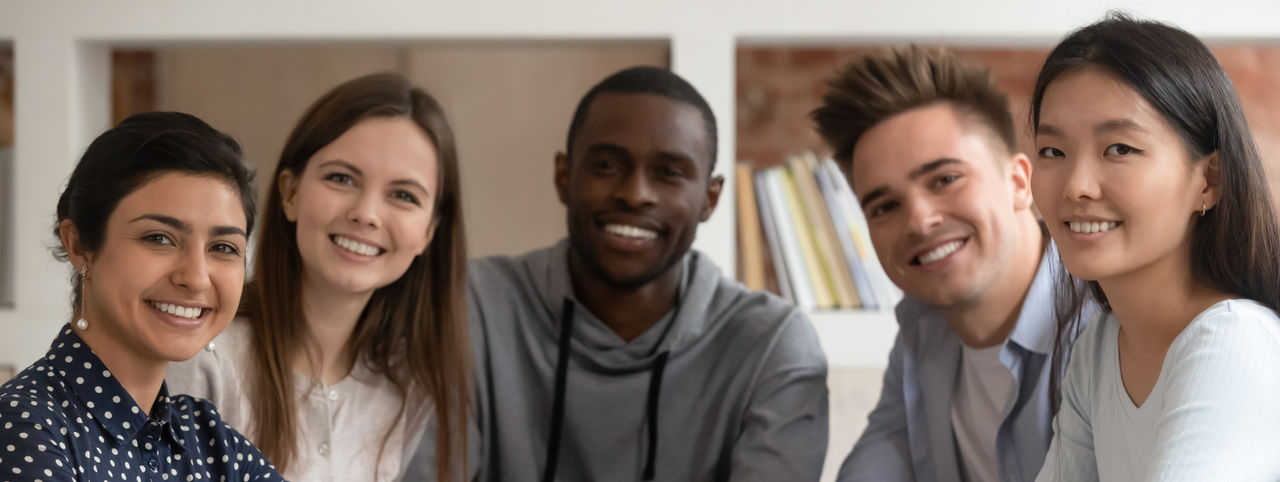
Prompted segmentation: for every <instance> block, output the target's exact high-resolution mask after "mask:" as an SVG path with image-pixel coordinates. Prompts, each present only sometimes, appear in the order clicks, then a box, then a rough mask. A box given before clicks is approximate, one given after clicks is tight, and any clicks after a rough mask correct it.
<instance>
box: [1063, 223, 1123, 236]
mask: <svg viewBox="0 0 1280 482" xmlns="http://www.w3.org/2000/svg"><path fill="white" fill-rule="evenodd" d="M1067 225H1068V226H1069V227H1070V228H1071V232H1073V233H1084V234H1093V233H1102V232H1106V231H1110V230H1111V229H1112V228H1114V227H1116V226H1119V225H1120V223H1119V222H1116V221H1106V222H1101V223H1099V222H1077V221H1071V222H1069V223H1067Z"/></svg>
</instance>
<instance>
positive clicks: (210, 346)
mask: <svg viewBox="0 0 1280 482" xmlns="http://www.w3.org/2000/svg"><path fill="white" fill-rule="evenodd" d="M204 351H207V352H209V353H213V340H209V344H208V345H205V346H204Z"/></svg>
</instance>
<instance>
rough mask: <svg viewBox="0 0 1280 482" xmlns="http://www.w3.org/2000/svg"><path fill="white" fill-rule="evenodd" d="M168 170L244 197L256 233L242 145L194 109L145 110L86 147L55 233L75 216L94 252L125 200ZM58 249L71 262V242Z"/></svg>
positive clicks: (76, 276) (76, 290) (75, 301)
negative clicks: (205, 179)
mask: <svg viewBox="0 0 1280 482" xmlns="http://www.w3.org/2000/svg"><path fill="white" fill-rule="evenodd" d="M171 172H178V173H183V174H191V175H197V176H207V177H210V178H213V179H217V180H220V181H223V182H225V183H227V185H228V186H231V187H232V188H234V189H235V190H236V193H237V194H239V195H240V207H241V209H243V210H244V218H245V222H246V224H245V227H246V228H248V230H246V233H248V232H251V230H252V228H253V218H254V215H255V214H256V212H257V211H256V209H255V207H254V197H255V195H256V194H255V193H256V191H254V188H253V183H252V182H253V173H252V172H250V171H249V169H248V168H247V167H245V165H244V156H243V154H242V153H241V151H240V144H238V143H236V141H235V139H232V138H231V136H228V135H226V134H224V133H222V132H221V131H219V130H217V129H214V128H213V127H211V126H209V124H206V123H205V122H204V121H202V120H200V119H199V118H196V116H193V115H191V114H184V113H182V112H145V113H141V114H135V115H132V116H129V117H128V118H126V119H125V120H123V121H120V124H119V125H117V126H115V127H113V128H111V129H108V130H107V131H106V132H103V133H102V134H101V135H99V136H98V137H97V138H96V139H94V140H93V143H91V144H89V147H88V148H87V149H85V151H84V155H83V156H81V158H80V162H79V163H77V164H76V167H75V169H74V170H72V171H71V177H70V178H69V179H67V187H66V189H63V191H62V194H61V195H60V196H59V197H58V208H57V220H56V221H55V222H54V224H53V235H54V237H55V238H57V237H58V234H59V233H58V229H59V228H58V227H59V226H60V225H61V224H62V221H63V220H64V219H70V220H71V224H73V225H75V227H76V232H77V233H78V234H77V235H78V239H79V242H80V245H81V247H83V248H84V249H85V251H87V252H90V253H94V252H97V251H98V249H99V248H101V247H102V244H103V242H104V240H105V238H106V235H107V220H108V219H110V218H111V213H112V212H114V211H115V210H116V206H118V205H119V204H120V201H121V200H123V199H124V198H125V197H127V196H128V195H129V194H130V193H133V192H134V191H136V190H138V188H141V187H142V186H143V185H145V184H146V183H147V182H149V181H151V180H152V179H155V178H157V177H159V176H160V175H162V174H166V173H171ZM53 255H54V257H55V258H58V259H59V260H62V261H66V259H67V248H66V246H62V245H61V244H58V245H57V246H55V247H54V248H53ZM71 286H72V295H71V303H72V307H73V310H74V313H73V315H72V316H73V318H72V319H75V318H78V317H80V316H82V313H80V298H81V296H83V293H81V292H80V286H81V285H80V273H73V274H72V275H71Z"/></svg>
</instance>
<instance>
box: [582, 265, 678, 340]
mask: <svg viewBox="0 0 1280 482" xmlns="http://www.w3.org/2000/svg"><path fill="white" fill-rule="evenodd" d="M683 266H684V263H682V262H677V263H676V264H675V265H672V266H671V268H669V269H667V271H666V272H664V273H662V274H661V275H660V276H658V278H657V279H654V280H653V281H650V282H648V283H645V284H644V285H642V286H639V287H635V288H625V287H619V286H616V285H614V284H611V283H609V282H607V281H605V280H603V279H600V277H598V276H595V275H594V274H592V273H591V272H590V270H589V269H587V267H586V266H585V265H584V263H583V262H582V261H581V260H579V259H578V255H577V254H576V253H572V251H571V252H570V255H569V274H570V275H571V277H572V280H573V292H574V295H576V296H577V297H578V300H579V301H581V302H582V304H583V306H586V308H587V309H588V310H590V311H591V313H592V314H594V315H595V316H597V317H599V318H600V321H602V322H604V324H605V325H607V326H608V327H609V328H610V329H612V330H613V332H614V333H616V334H617V335H618V336H619V337H621V338H622V339H623V340H626V341H631V340H634V339H635V338H636V337H638V336H640V335H641V334H643V333H644V332H645V331H647V330H648V329H649V328H651V327H653V325H655V324H657V323H658V320H661V319H662V317H663V316H665V315H666V314H667V313H668V312H670V311H671V310H672V309H673V308H675V306H676V303H677V302H678V298H679V296H680V277H681V275H682V274H683Z"/></svg>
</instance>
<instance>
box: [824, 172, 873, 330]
mask: <svg viewBox="0 0 1280 482" xmlns="http://www.w3.org/2000/svg"><path fill="white" fill-rule="evenodd" d="M815 167H816V168H815V169H814V174H815V177H816V179H817V182H818V188H819V189H821V190H822V198H823V200H824V201H826V204H827V210H828V211H830V213H831V222H832V224H833V225H834V231H835V234H836V238H838V240H839V243H840V252H841V254H842V255H843V256H844V262H845V263H846V266H848V268H849V274H850V276H851V277H852V278H853V284H854V288H855V289H857V291H858V297H859V299H861V300H862V307H863V308H866V309H869V310H874V309H878V308H880V305H879V302H878V301H879V300H877V297H876V295H875V290H874V289H873V288H872V286H871V278H870V277H869V276H868V275H867V272H866V268H865V267H863V265H862V255H861V254H860V253H859V252H858V248H857V246H856V245H855V244H854V240H853V230H852V229H851V228H850V227H849V222H850V219H849V215H848V214H846V213H845V208H844V206H843V205H842V203H841V202H840V192H839V189H838V188H837V187H836V183H843V182H845V180H844V177H843V176H841V175H840V173H839V172H837V173H836V176H839V177H836V178H833V177H832V173H831V171H830V170H829V169H826V168H825V167H824V166H823V165H822V164H821V163H819V164H818V165H817V166H815Z"/></svg>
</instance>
